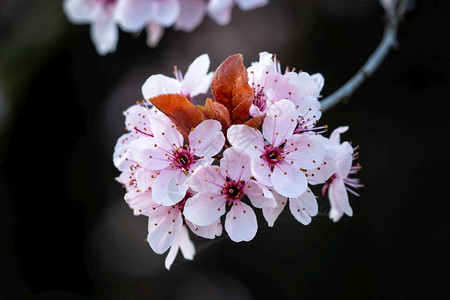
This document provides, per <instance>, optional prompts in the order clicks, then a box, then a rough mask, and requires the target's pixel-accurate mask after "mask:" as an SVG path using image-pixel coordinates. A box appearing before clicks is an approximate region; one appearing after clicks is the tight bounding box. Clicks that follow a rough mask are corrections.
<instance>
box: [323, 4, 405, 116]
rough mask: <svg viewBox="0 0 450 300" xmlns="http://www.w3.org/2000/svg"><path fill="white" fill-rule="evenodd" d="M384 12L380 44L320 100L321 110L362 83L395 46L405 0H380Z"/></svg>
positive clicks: (341, 98) (347, 95) (346, 96)
mask: <svg viewBox="0 0 450 300" xmlns="http://www.w3.org/2000/svg"><path fill="white" fill-rule="evenodd" d="M380 2H381V3H382V4H383V7H384V9H385V12H386V15H385V17H386V25H385V28H384V33H383V38H382V39H381V41H380V44H379V45H378V47H377V48H376V49H375V51H374V52H373V53H372V55H371V56H370V57H369V59H368V60H367V62H366V63H365V64H364V65H363V66H362V67H361V69H359V70H358V72H357V73H356V74H355V75H353V77H352V78H351V79H350V80H349V81H347V82H346V83H345V84H344V85H343V86H341V87H340V88H339V89H338V90H336V91H335V92H334V93H332V94H331V95H329V96H328V97H326V98H324V99H323V100H322V101H320V104H321V106H322V110H323V111H327V110H329V109H330V108H332V107H333V106H335V105H336V104H338V103H339V102H341V101H342V100H344V99H346V98H348V97H350V96H351V95H352V94H353V92H354V91H355V90H356V89H357V88H358V87H359V86H360V85H361V84H362V83H363V81H364V79H366V78H367V77H370V76H371V75H372V74H373V73H374V72H375V70H376V69H377V68H378V67H379V66H380V64H381V63H382V62H383V60H384V58H385V57H386V56H387V55H388V53H389V51H390V50H391V49H393V48H396V47H397V31H398V21H399V18H400V16H401V15H402V14H403V10H404V9H403V7H404V5H405V3H406V1H402V0H400V1H385V2H389V3H390V5H389V4H386V3H383V0H380Z"/></svg>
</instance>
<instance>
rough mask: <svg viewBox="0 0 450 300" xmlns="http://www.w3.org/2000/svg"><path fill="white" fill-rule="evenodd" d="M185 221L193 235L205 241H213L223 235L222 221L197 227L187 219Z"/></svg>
mask: <svg viewBox="0 0 450 300" xmlns="http://www.w3.org/2000/svg"><path fill="white" fill-rule="evenodd" d="M185 221H186V224H187V225H188V226H189V228H190V229H191V231H192V232H193V233H195V234H196V235H198V236H201V237H203V238H205V239H213V238H215V237H216V236H220V235H221V234H222V224H221V223H220V220H219V221H217V222H214V223H212V224H211V225H207V226H197V225H195V224H194V223H192V222H191V221H189V220H187V219H185Z"/></svg>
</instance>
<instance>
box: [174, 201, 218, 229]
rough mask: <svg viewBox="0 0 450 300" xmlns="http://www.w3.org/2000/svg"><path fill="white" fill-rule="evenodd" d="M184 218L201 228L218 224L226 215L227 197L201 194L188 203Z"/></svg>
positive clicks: (185, 207)
mask: <svg viewBox="0 0 450 300" xmlns="http://www.w3.org/2000/svg"><path fill="white" fill-rule="evenodd" d="M183 213H184V216H185V218H186V219H188V220H189V221H191V222H192V223H194V224H196V225H199V226H208V225H211V224H213V223H215V222H217V221H218V220H219V219H220V217H221V216H222V215H223V214H224V213H225V196H222V195H220V194H219V195H217V194H213V193H199V194H196V195H194V196H192V197H191V198H189V199H188V200H187V201H186V205H185V206H184V211H183Z"/></svg>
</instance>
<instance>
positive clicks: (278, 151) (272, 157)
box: [261, 145, 284, 168]
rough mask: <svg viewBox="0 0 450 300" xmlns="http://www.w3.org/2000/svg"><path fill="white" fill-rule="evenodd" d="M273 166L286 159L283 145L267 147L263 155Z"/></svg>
mask: <svg viewBox="0 0 450 300" xmlns="http://www.w3.org/2000/svg"><path fill="white" fill-rule="evenodd" d="M261 158H263V159H264V160H265V161H266V162H267V163H268V164H269V166H270V167H271V168H273V167H274V166H275V165H276V164H278V163H279V162H280V161H281V160H283V159H284V150H283V149H282V148H281V147H273V146H271V145H269V146H266V147H265V153H264V154H263V155H261Z"/></svg>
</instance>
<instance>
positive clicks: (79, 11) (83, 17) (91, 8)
mask: <svg viewBox="0 0 450 300" xmlns="http://www.w3.org/2000/svg"><path fill="white" fill-rule="evenodd" d="M96 6H98V5H95V3H94V2H92V1H86V0H64V2H63V9H64V12H65V14H66V16H67V18H68V19H69V20H70V22H72V23H74V24H84V23H89V22H91V21H92V20H93V19H95V16H96V15H97V14H98V13H99V10H98V8H97V7H96Z"/></svg>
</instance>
